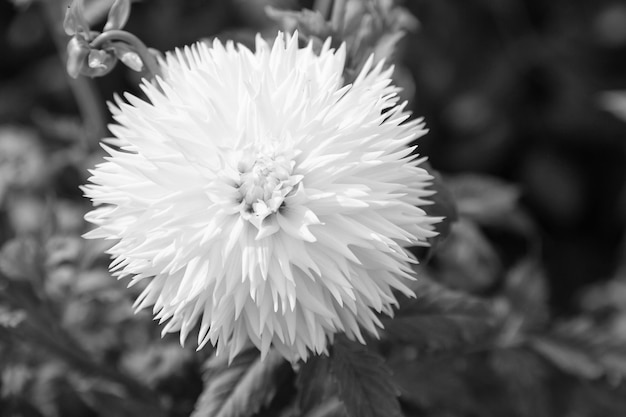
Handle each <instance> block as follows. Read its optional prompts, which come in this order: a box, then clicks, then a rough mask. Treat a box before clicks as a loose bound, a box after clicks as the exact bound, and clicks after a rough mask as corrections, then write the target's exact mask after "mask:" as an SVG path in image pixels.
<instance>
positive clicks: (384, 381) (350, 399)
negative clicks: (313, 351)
mask: <svg viewBox="0 0 626 417" xmlns="http://www.w3.org/2000/svg"><path fill="white" fill-rule="evenodd" d="M330 369H331V372H332V374H333V376H334V379H335V381H336V382H337V387H338V393H339V398H340V399H341V401H342V402H343V403H344V405H345V407H346V411H347V414H348V416H350V417H400V416H402V411H401V410H400V403H399V402H398V395H399V394H400V392H399V390H398V388H397V387H396V385H395V383H394V381H393V378H392V376H391V370H389V368H388V367H387V365H386V364H385V361H384V359H383V358H382V357H381V356H380V355H378V354H376V353H374V352H372V351H370V350H368V349H367V347H365V346H363V345H361V344H359V343H357V342H352V341H349V340H347V339H345V338H343V337H338V338H336V339H335V343H334V344H333V347H332V353H331V356H330Z"/></svg>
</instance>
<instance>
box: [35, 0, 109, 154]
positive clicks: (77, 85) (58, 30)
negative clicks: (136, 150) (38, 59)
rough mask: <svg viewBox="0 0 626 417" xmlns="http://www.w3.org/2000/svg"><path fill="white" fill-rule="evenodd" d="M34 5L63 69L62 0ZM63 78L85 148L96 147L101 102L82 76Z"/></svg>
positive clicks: (102, 128)
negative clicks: (77, 115) (40, 12)
mask: <svg viewBox="0 0 626 417" xmlns="http://www.w3.org/2000/svg"><path fill="white" fill-rule="evenodd" d="M38 4H40V5H41V7H42V8H43V14H44V16H45V19H46V22H47V25H48V30H49V31H50V33H51V35H52V39H53V40H54V43H55V45H56V48H57V52H58V55H59V57H60V58H61V62H62V63H63V66H65V62H67V51H66V45H67V41H68V38H67V36H66V35H65V32H64V31H63V12H64V10H65V7H64V2H63V1H62V0H47V1H42V2H39V3H38ZM66 78H67V83H68V86H69V87H70V89H71V91H72V94H73V95H74V99H75V100H76V104H77V106H78V110H79V112H80V116H81V119H82V121H83V127H84V130H85V135H84V136H83V137H84V145H85V148H87V150H94V149H96V148H97V146H98V142H99V141H100V139H101V138H102V137H103V136H105V135H106V119H105V116H104V114H105V111H104V105H103V100H102V98H101V97H100V94H99V93H98V91H97V90H96V87H95V85H94V83H93V81H92V80H91V79H89V78H86V77H79V78H77V79H73V78H71V77H70V76H67V77H66Z"/></svg>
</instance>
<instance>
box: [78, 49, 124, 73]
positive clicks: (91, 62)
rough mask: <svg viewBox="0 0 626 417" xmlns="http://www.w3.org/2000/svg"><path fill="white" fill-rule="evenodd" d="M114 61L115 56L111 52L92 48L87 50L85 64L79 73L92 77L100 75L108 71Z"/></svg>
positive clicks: (115, 61) (115, 60)
mask: <svg viewBox="0 0 626 417" xmlns="http://www.w3.org/2000/svg"><path fill="white" fill-rule="evenodd" d="M116 63H117V57H116V56H115V54H113V53H112V52H109V51H103V50H99V49H92V50H91V51H89V57H88V58H87V66H86V67H83V68H82V71H81V74H83V75H86V76H88V77H92V78H93V77H101V76H103V75H105V74H107V73H109V72H110V71H111V70H112V69H113V67H115V64H116Z"/></svg>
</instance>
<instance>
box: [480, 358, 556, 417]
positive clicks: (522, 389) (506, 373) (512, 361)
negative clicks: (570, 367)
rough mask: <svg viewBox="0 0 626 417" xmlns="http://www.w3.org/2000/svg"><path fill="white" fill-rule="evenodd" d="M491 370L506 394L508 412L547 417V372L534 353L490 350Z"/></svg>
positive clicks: (548, 390)
mask: <svg viewBox="0 0 626 417" xmlns="http://www.w3.org/2000/svg"><path fill="white" fill-rule="evenodd" d="M490 364H491V368H492V369H493V370H494V372H495V376H496V377H497V380H496V383H499V384H500V385H501V386H502V387H503V389H504V393H505V394H506V399H505V401H507V402H508V403H509V404H510V406H511V408H512V410H515V411H516V414H515V415H517V416H519V417H550V416H552V415H553V412H552V410H551V408H550V395H551V392H550V389H549V386H548V382H549V376H550V371H549V369H548V366H547V363H546V362H545V361H544V360H542V358H541V357H539V356H538V355H537V353H535V352H533V351H532V350H530V349H527V348H521V347H520V348H510V349H498V350H494V351H493V352H492V354H491V356H490Z"/></svg>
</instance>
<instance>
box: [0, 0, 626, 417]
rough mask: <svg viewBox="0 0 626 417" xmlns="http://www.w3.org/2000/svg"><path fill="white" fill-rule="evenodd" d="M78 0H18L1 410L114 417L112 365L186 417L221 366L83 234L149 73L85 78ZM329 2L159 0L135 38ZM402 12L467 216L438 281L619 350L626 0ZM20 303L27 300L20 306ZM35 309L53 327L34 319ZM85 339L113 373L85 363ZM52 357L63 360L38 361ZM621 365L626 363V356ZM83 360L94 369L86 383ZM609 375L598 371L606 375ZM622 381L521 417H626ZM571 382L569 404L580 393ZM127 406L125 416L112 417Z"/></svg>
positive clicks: (1, 238) (624, 300)
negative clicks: (181, 340) (165, 324)
mask: <svg viewBox="0 0 626 417" xmlns="http://www.w3.org/2000/svg"><path fill="white" fill-rule="evenodd" d="M66 3H67V2H64V1H61V0H13V1H8V0H0V246H1V247H2V251H1V252H0V271H2V273H3V274H5V275H7V276H9V277H10V278H9V279H8V281H7V282H9V284H6V283H5V284H3V286H0V292H3V294H2V295H0V336H1V337H0V366H1V368H0V370H2V372H3V374H2V380H1V382H0V410H2V409H3V408H2V407H4V409H5V410H7V411H6V413H7V414H6V415H34V416H38V415H44V416H70V417H71V416H81V415H101V411H98V412H96V411H94V410H95V409H98V404H114V403H115V401H113V402H111V401H112V400H111V398H117V397H123V398H126V397H124V395H121V394H119V393H118V392H116V391H115V389H114V388H110V389H109V388H107V386H105V385H106V384H105V385H103V387H104V388H103V387H100V386H98V389H91V388H89V387H91V386H92V385H93V384H95V382H93V381H92V380H91V379H90V378H88V377H85V376H84V374H85V373H86V374H87V375H99V373H100V372H105V371H106V370H103V369H101V368H98V366H101V365H94V363H100V364H115V366H116V367H119V368H121V369H123V370H124V371H125V373H126V374H131V375H135V376H136V379H138V380H140V381H142V384H143V385H146V386H148V387H149V388H150V389H154V390H157V391H159V392H161V393H162V398H164V400H162V401H164V402H165V403H166V404H167V408H168V410H170V414H171V415H186V413H188V411H189V410H190V409H192V408H193V402H194V400H195V398H196V397H197V395H198V394H199V392H200V390H201V365H200V364H201V362H202V360H203V359H204V357H206V355H205V356H202V355H198V354H196V353H195V352H194V350H193V349H191V350H190V349H180V348H179V346H178V340H177V338H176V337H175V336H172V337H166V338H165V339H163V340H161V339H160V338H159V335H158V334H159V329H158V327H157V326H156V324H153V323H151V318H150V317H149V314H148V313H146V314H139V315H133V314H132V310H131V308H130V305H131V303H132V299H133V295H134V294H136V293H133V292H132V291H130V292H128V291H126V290H125V289H124V286H125V285H124V284H123V283H117V282H116V281H115V280H114V279H112V278H110V277H108V273H107V271H106V265H107V264H108V260H107V258H106V257H105V256H103V255H102V250H103V246H102V244H100V243H98V242H92V241H88V242H85V241H83V240H81V238H80V234H81V233H83V232H85V231H86V228H87V226H86V225H85V223H84V221H83V219H82V216H83V214H84V213H85V212H86V211H87V210H88V209H89V207H90V203H89V202H88V201H85V200H84V199H83V197H82V193H81V191H80V190H79V188H78V187H79V186H80V185H81V184H84V183H85V182H86V179H87V177H88V172H87V169H88V168H90V167H92V166H93V165H94V164H95V163H97V162H98V161H99V160H100V158H101V157H102V154H101V153H100V152H99V151H98V146H97V141H98V139H99V138H100V137H102V136H105V135H106V127H105V126H106V124H107V123H108V122H110V119H109V116H108V112H107V110H106V106H105V102H106V101H107V100H111V99H112V97H113V94H114V93H116V92H118V93H121V92H123V91H131V92H134V93H137V94H139V92H138V88H137V83H138V81H139V76H138V75H137V73H134V72H132V71H130V70H129V69H128V68H126V67H124V66H122V65H118V67H117V68H115V69H114V70H113V72H112V73H110V74H109V75H107V76H106V77H103V78H98V79H93V80H92V79H87V78H82V77H81V78H79V79H77V80H72V79H70V78H69V77H68V76H67V74H66V71H65V63H64V51H65V44H66V42H67V40H68V38H67V37H66V35H65V34H64V33H63V31H62V19H63V13H64V7H65V5H66ZM86 3H87V14H88V17H89V19H90V22H92V23H93V26H94V27H97V28H100V27H101V25H102V24H103V23H104V20H105V19H106V13H107V11H108V8H109V7H110V5H111V3H112V1H107V0H94V1H87V2H86ZM312 3H313V2H312V1H296V0H259V1H255V0H229V1H224V0H181V1H171V0H144V1H140V2H136V3H134V4H133V11H132V14H131V17H130V20H129V23H128V25H127V26H126V29H127V30H128V31H130V32H132V33H134V34H136V35H137V36H138V37H139V38H141V39H142V40H143V41H144V42H145V43H146V44H147V45H148V46H150V47H152V48H156V49H158V50H161V51H166V50H171V49H173V48H174V47H177V46H183V45H186V44H189V43H192V42H194V41H197V40H199V39H203V38H211V37H213V36H219V37H220V38H230V39H235V40H238V41H240V42H243V43H245V44H248V45H251V44H252V40H253V39H254V35H255V33H257V32H262V33H265V34H273V33H274V32H275V31H276V30H277V26H276V23H275V22H274V21H272V20H271V19H269V18H268V17H267V16H266V15H265V12H264V7H265V6H266V5H273V6H275V7H279V8H287V9H299V8H301V7H309V8H310V7H312ZM399 4H401V5H403V6H404V7H406V9H408V10H409V11H410V12H411V13H412V14H413V15H414V16H415V17H416V18H417V20H418V21H419V25H418V27H417V29H416V30H415V31H413V32H411V33H408V34H407V35H406V36H405V37H404V38H403V40H402V41H401V42H400V44H399V47H398V50H397V53H396V61H395V62H396V65H397V70H396V73H395V74H396V75H395V76H396V79H397V82H398V84H399V85H401V86H402V87H403V88H404V91H403V93H402V94H403V96H404V98H406V99H408V100H409V102H410V107H411V108H412V110H413V112H414V114H415V115H416V116H423V117H425V120H426V123H427V126H428V127H429V129H430V132H429V133H428V135H426V136H425V137H423V138H421V139H420V140H419V152H420V153H421V154H423V155H426V156H428V157H429V160H430V164H431V165H432V167H433V168H434V169H436V170H437V171H439V172H440V174H441V178H442V183H443V184H444V186H445V187H446V188H447V189H449V190H450V191H449V192H450V195H451V196H452V199H453V200H455V201H456V203H457V206H458V209H459V213H460V214H459V215H460V221H459V222H457V223H455V224H453V225H452V226H451V232H450V235H449V236H448V238H447V239H446V240H445V241H443V242H439V243H438V245H440V247H441V251H440V252H439V253H438V254H436V255H434V256H433V259H432V261H433V263H432V271H431V273H432V274H433V275H434V276H435V277H436V278H437V279H439V280H440V281H442V282H444V283H445V284H446V285H448V286H451V287H453V288H456V289H458V290H461V291H464V292H468V293H471V294H474V295H477V296H483V297H494V298H499V297H501V296H502V297H507V296H508V295H507V294H510V291H513V290H511V288H513V287H512V285H513V284H515V285H517V287H515V288H516V289H515V291H521V293H523V295H524V297H526V298H525V300H526V301H524V303H526V304H524V303H522V304H523V305H522V307H520V315H521V316H522V317H523V319H524V320H526V322H528V321H529V320H530V321H532V320H531V319H529V318H528V317H526V316H524V315H525V314H530V313H533V314H534V312H536V311H537V308H538V309H539V310H541V311H542V313H541V314H544V316H545V317H543V318H541V319H537V322H536V323H535V324H533V325H536V327H537V328H554V327H555V326H558V325H559V323H564V322H567V323H569V324H571V323H572V322H575V323H578V324H580V323H583V324H584V325H583V326H582V327H585V326H586V325H589V323H591V324H592V325H593V326H599V327H594V329H597V328H600V329H602V330H603V331H606V332H607V333H606V334H610V335H611V337H612V338H613V339H614V340H620V338H621V337H623V338H626V314H623V311H624V310H625V309H626V245H625V243H624V242H625V241H624V230H625V226H626V121H625V120H623V119H622V118H626V98H624V97H622V96H620V95H619V94H613V93H612V94H607V92H614V91H618V90H626V1H623V0H622V1H619V0H594V1H591V0H590V1H582V0H581V1H571V0H552V1H544V0H406V1H404V2H399ZM620 117H622V118H620ZM494 213H495V214H494ZM464 216H465V217H464ZM464 219H465V220H464ZM448 226H449V225H448ZM529 257H530V258H532V264H533V268H535V269H536V270H539V271H540V274H539V275H538V274H531V275H532V276H533V278H532V279H531V278H528V279H529V281H524V280H523V279H522V280H521V281H519V282H513V283H512V281H511V280H512V279H513V278H512V273H513V272H512V270H513V269H514V268H515V267H516V266H519V265H520V262H521V261H523V260H527V259H529ZM515 271H517V272H519V270H518V269H515ZM537 276H540V277H541V278H540V279H539V278H537ZM11 277H12V278H11ZM77 277H78V278H77ZM515 277H518V278H519V275H515ZM513 286H514V285H513ZM10 291H12V292H10ZM507 291H509V292H507ZM525 291H526V292H525ZM527 291H530V292H527ZM15 294H18V295H19V297H23V299H19V300H18V301H16V299H18V298H19V297H18V296H16V295H15ZM503 294H504V295H503ZM16 297H17V298H16ZM20 303H21V304H20ZM43 304H45V305H47V307H46V308H45V309H44V308H43V307H41V306H42V305H43ZM539 304H541V306H540V307H537V306H538V305H539ZM113 305H114V306H116V307H115V308H112V307H111V306H113ZM24 314H26V315H27V316H28V317H35V319H34V320H33V321H31V322H29V324H28V325H24V326H22V325H21V323H22V322H23V320H24V317H25V315H24ZM55 322H58V323H61V324H60V325H59V324H58V323H57V324H54V323H55ZM56 327H59V329H56ZM585 328H586V327H585ZM67 329H70V331H69V332H68V330H67ZM43 330H45V332H44V336H42V335H41V334H40V333H41V331H43ZM46 332H47V333H46ZM67 333H71V335H70V334H67ZM603 334H604V333H603ZM592 339H593V338H592ZM613 339H612V340H613ZM155 340H158V342H155ZM593 340H599V339H593ZM593 340H592V341H593ZM76 341H77V342H76ZM72 343H77V344H78V345H79V347H76V349H80V351H81V352H82V351H85V352H88V355H91V356H92V357H95V358H97V361H95V362H94V363H85V361H84V360H82V359H81V358H80V357H78V358H76V357H74V358H71V356H72V354H71V352H69V353H68V351H67V350H68V346H69V345H70V344H72ZM41 346H44V347H45V349H44V350H45V351H47V352H54V353H52V354H51V356H52V357H64V358H65V359H64V360H60V361H56V360H51V359H49V358H47V356H46V355H48V354H49V353H47V354H46V355H44V356H41V357H40V356H38V353H37V352H39V350H38V349H40V348H41ZM64 349H65V350H64ZM581 352H582V353H581ZM586 352H587V351H586V350H585V349H584V348H581V350H580V351H578V350H575V353H576V354H577V355H578V354H580V355H582V356H574V357H568V358H569V359H570V362H568V363H565V364H564V363H561V364H559V363H558V362H559V360H558V359H555V357H552V359H553V362H555V363H556V367H557V368H561V370H564V371H566V373H567V372H569V373H573V374H574V375H577V377H578V378H580V377H581V375H582V377H589V376H594V375H595V374H594V372H592V371H593V370H594V369H596V368H593V366H595V365H597V364H595V362H594V360H593V356H594V355H595V353H597V352H596V351H594V353H593V354H591V353H589V354H587V353H588V352H587V353H586ZM544 353H545V352H544ZM569 353H571V352H569ZM561 354H562V355H565V353H563V352H561ZM64 355H65V356H64ZM68 355H69V356H70V358H69V359H68V358H67V356H68ZM585 355H586V356H585ZM545 356H548V357H550V354H546V355H545ZM557 356H558V355H557ZM581 358H582V359H581ZM590 358H591V359H590ZM518 359H519V358H518V357H515V358H511V357H509V356H507V358H506V360H511V361H515V360H518ZM499 360H500V361H501V362H498V363H500V364H501V363H503V362H502V361H504V362H506V361H505V359H503V358H499ZM524 360H526V359H524ZM586 360H590V361H591V362H590V363H593V364H595V365H593V364H592V365H589V364H587V365H589V366H588V367H587V368H586V369H587V371H589V369H591V371H589V372H587V374H585V370H584V369H582V370H581V369H579V368H576V365H575V364H574V365H572V362H574V363H581V361H583V362H584V361H586ZM616 361H617V362H615V363H617V365H615V364H614V366H617V368H618V369H621V370H622V371H624V370H626V365H625V364H626V359H623V357H622V356H619V360H617V359H616ZM565 362H567V360H565ZM68 363H69V365H68ZM506 363H507V364H508V363H509V362H506ZM515 363H517V362H515ZM522 363H525V362H523V361H522ZM533 363H534V362H533ZM68 366H69V367H70V368H71V367H78V368H79V369H83V370H85V369H86V372H83V373H80V372H79V373H78V374H77V375H73V374H72V375H71V377H68V376H67V374H66V370H67V367H68ZM524 366H526V365H524ZM602 366H604V367H602ZM602 366H601V367H600V368H601V370H600V371H601V372H600V371H598V372H600V373H605V371H606V369H605V368H606V366H605V365H602ZM94 367H95V368H94ZM568 367H569V368H568ZM589 367H591V368H589ZM620 367H621V368H620ZM506 369H509V368H506ZM512 369H516V368H515V366H512ZM509 370H510V369H509ZM429 372H430V371H429ZM467 372H469V371H467ZM542 372H543V371H542ZM545 372H547V371H545ZM618 374H619V375H621V373H619V372H618ZM123 375H124V374H120V375H117V374H116V375H109V377H108V378H109V379H108V381H113V382H116V381H117V382H120V381H122V382H121V383H122V384H123V385H124V386H127V387H128V386H130V387H132V388H129V389H131V390H132V389H135V390H136V392H134V393H133V398H135V399H138V400H137V401H138V403H140V404H139V405H137V407H138V408H137V410H143V408H141V407H144V406H145V404H144V403H143V402H141V401H140V399H142V398H147V397H149V396H150V393H148V392H144V391H145V389H144V386H143V385H142V384H135V382H133V381H131V382H129V381H125V380H124V378H125V377H124V376H123ZM446 375H447V374H446ZM596 376H597V375H596ZM120 378H121V379H120ZM559 378H560V377H559ZM559 378H557V381H558V382H559V383H561V384H565V385H567V384H569V382H568V383H565V382H563V381H565V380H561V379H559ZM594 378H595V376H594ZM594 378H591V379H594ZM618 379H619V378H618ZM445 381H447V382H446V383H448V382H449V381H448V380H447V379H446V380H445ZM533 381H534V380H533ZM567 381H569V380H567ZM113 382H111V384H113ZM604 382H606V381H604ZM127 383H128V384H130V385H127ZM89 384H92V385H89ZM444 385H445V384H444ZM609 385H610V384H609ZM445 386H446V387H448V385H445ZM567 386H568V387H570V385H567ZM572 386H573V385H572ZM610 386H611V388H607V389H608V391H606V390H603V389H602V390H598V391H596V390H595V385H594V387H593V389H592V388H589V386H585V387H584V389H585V390H586V391H584V392H585V393H587V394H588V392H590V391H588V390H589V389H592V391H591V392H592V394H589V398H593V400H580V401H582V405H581V404H579V403H577V405H576V410H577V412H578V414H567V413H566V411H567V410H568V409H567V407H566V405H564V404H560V405H558V406H557V405H554V404H553V403H551V402H550V401H549V400H545V401H544V402H545V404H544V405H545V407H544V405H542V404H539V405H537V404H534V403H533V404H534V405H527V408H525V409H524V410H526V411H519V410H518V409H515V410H513V411H511V410H507V411H506V412H507V413H510V414H506V415H520V416H521V415H531V414H532V415H534V416H541V415H546V416H550V415H572V416H574V415H576V416H587V415H589V416H595V415H597V416H609V415H616V416H617V415H626V414H620V413H622V412H624V413H626V411H624V410H625V409H626V408H621V407H624V404H623V403H621V402H619V401H617V400H616V399H615V398H614V397H613V396H611V395H613V394H616V393H617V392H616V391H615V390H617V388H615V384H613V385H610ZM77 387H82V388H80V389H78V388H77ZM422 388H424V387H422ZM570 388H571V387H570ZM570 388H568V389H570ZM416 389H417V388H416ZM448 389H449V390H450V391H449V392H453V391H452V388H449V387H448ZM483 389H484V390H485V392H486V391H489V390H491V389H493V386H490V385H486V386H483ZM571 389H572V390H574V391H566V392H567V393H568V395H569V394H571V393H572V392H578V391H576V389H578V388H571ZM559 392H560V393H562V392H561V391H559ZM607 392H608V393H609V394H607ZM619 392H621V393H622V394H623V392H622V391H619ZM587 394H585V395H587ZM424 395H426V394H424ZM433 395H435V394H433ZM563 395H565V394H563ZM581 395H582V394H581ZM116 396H117V397H116ZM435 396H436V395H435ZM470 397H471V396H470ZM424 398H426V397H424ZM428 398H430V397H428ZM463 398H464V399H463V401H470V400H469V399H467V398H465V397H463ZM581 398H582V397H581ZM584 398H587V397H584ZM557 400H558V398H557ZM557 400H554V401H557ZM416 401H417V400H416ZM428 401H430V402H428ZM428 401H426V402H425V403H419V401H417V402H418V404H417V405H415V404H413V406H415V407H417V408H419V409H420V410H422V411H423V414H419V415H459V416H465V415H467V416H472V415H494V416H497V415H505V414H499V412H503V411H502V410H503V409H502V408H497V407H496V408H494V409H493V410H491V411H485V410H483V412H482V413H481V414H477V413H476V410H475V409H472V408H471V407H470V406H469V405H468V406H467V407H468V409H469V410H470V411H467V410H458V409H455V410H453V411H449V410H448V412H449V414H437V413H434V412H432V405H433V404H434V403H433V401H435V403H436V400H432V398H431V399H429V400H428ZM580 401H579V402H580ZM615 401H617V402H615ZM126 404H127V403H126ZM546 404H547V405H546ZM437 407H441V405H438V406H437ZM520 407H521V406H520ZM533 407H534V408H533ZM559 407H560V408H559ZM522 408H523V407H521V408H520V410H521V409H522ZM438 410H440V409H438ZM471 410H473V411H471ZM494 410H496V411H494ZM581 410H582V411H581ZM569 411H571V410H569ZM9 412H10V413H13V414H10V413H9ZM129 413H130V412H128V410H125V409H124V410H115V409H114V410H113V411H110V414H108V415H127V414H128V415H131V414H129ZM429 413H430V414H429ZM524 413H528V414H524ZM0 414H1V415H5V414H3V413H0ZM416 415H417V414H416Z"/></svg>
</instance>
